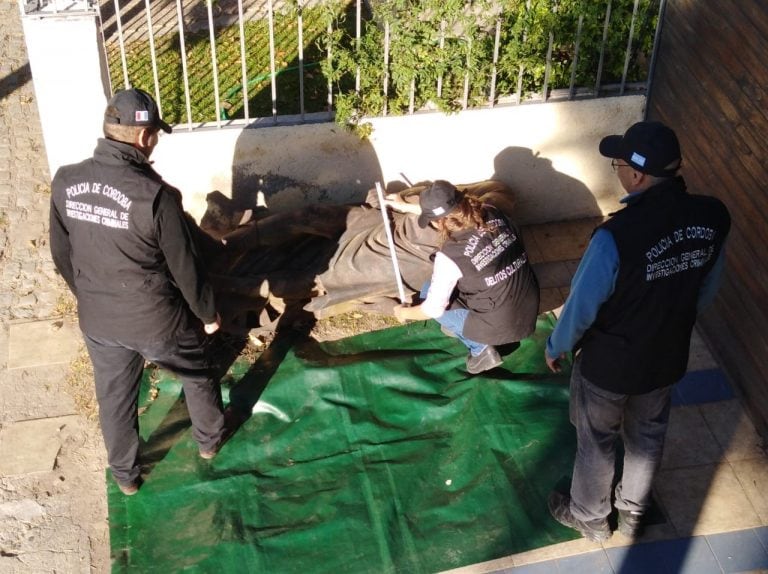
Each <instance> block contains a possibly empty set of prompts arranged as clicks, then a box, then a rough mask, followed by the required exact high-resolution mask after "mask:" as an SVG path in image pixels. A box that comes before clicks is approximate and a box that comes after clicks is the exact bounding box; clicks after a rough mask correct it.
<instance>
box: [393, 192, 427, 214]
mask: <svg viewBox="0 0 768 574" xmlns="http://www.w3.org/2000/svg"><path fill="white" fill-rule="evenodd" d="M384 207H385V208H386V207H391V208H392V209H394V210H395V211H399V212H401V213H413V214H415V215H419V214H420V213H421V208H420V207H419V206H418V204H416V203H408V202H407V201H403V200H402V199H401V198H400V196H399V195H398V194H397V193H390V194H389V195H385V196H384Z"/></svg>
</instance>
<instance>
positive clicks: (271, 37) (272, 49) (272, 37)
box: [267, 0, 277, 123]
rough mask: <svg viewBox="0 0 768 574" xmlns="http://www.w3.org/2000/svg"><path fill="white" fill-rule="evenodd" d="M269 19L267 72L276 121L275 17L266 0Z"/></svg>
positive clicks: (273, 117) (273, 115)
mask: <svg viewBox="0 0 768 574" xmlns="http://www.w3.org/2000/svg"><path fill="white" fill-rule="evenodd" d="M267 8H268V11H267V13H268V17H269V18H268V21H269V74H270V84H271V87H272V120H273V121H274V122H275V123H277V73H276V72H275V18H274V14H273V8H272V0H267Z"/></svg>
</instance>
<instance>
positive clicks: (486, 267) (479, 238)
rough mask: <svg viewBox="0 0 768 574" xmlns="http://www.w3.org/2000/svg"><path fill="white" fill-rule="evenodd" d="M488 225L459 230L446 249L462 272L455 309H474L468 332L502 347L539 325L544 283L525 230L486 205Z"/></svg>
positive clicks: (471, 336) (485, 217)
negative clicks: (528, 249)
mask: <svg viewBox="0 0 768 574" xmlns="http://www.w3.org/2000/svg"><path fill="white" fill-rule="evenodd" d="M483 219H484V221H485V224H486V227H487V228H486V229H482V230H478V229H468V230H464V231H459V232H457V233H454V234H453V236H452V237H451V238H449V239H448V240H447V241H446V242H445V243H444V244H443V246H442V248H441V249H440V251H442V253H443V254H445V255H446V256H447V257H449V258H450V259H451V260H452V261H453V262H454V263H456V265H458V267H459V269H460V270H461V273H462V277H461V279H459V282H458V284H457V286H456V287H457V294H456V297H455V299H454V300H453V302H452V308H465V309H469V315H468V317H467V320H466V322H465V323H464V332H463V334H464V336H466V337H467V338H469V339H472V340H473V341H477V342H478V343H485V344H487V345H502V344H505V343H512V342H515V341H519V340H521V339H524V338H525V337H527V336H528V335H530V334H531V333H533V331H534V329H535V328H536V316H537V314H538V312H539V284H538V282H537V281H536V276H535V275H534V273H533V270H532V269H531V265H530V263H529V262H528V254H527V253H526V251H525V247H524V246H523V239H522V237H521V236H520V232H519V231H518V229H516V228H515V227H514V226H513V225H511V224H510V223H509V221H508V220H507V219H506V218H505V217H504V215H503V214H502V213H501V212H500V211H499V210H497V209H496V208H495V207H492V206H490V205H484V206H483Z"/></svg>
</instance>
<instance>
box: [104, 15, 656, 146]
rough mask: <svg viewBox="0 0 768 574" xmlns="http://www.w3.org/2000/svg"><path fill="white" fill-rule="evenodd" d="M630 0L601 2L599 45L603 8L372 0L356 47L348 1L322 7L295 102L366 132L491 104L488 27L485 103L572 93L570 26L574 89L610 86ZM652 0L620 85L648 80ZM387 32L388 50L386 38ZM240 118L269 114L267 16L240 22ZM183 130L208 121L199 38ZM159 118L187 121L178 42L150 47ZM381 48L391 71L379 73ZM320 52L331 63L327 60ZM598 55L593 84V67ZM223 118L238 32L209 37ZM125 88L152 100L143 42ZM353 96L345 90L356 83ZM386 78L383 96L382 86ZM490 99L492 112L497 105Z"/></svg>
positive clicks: (281, 53) (620, 68)
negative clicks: (401, 119) (391, 119)
mask: <svg viewBox="0 0 768 574" xmlns="http://www.w3.org/2000/svg"><path fill="white" fill-rule="evenodd" d="M634 3H635V0H610V5H611V12H610V20H609V27H608V34H607V36H606V38H605V42H604V40H603V31H604V22H605V17H606V9H607V7H608V4H609V0H599V1H598V0H559V1H558V0H501V1H500V2H499V1H493V0H475V1H473V2H469V3H465V2H464V1H463V0H418V1H416V0H386V1H376V0H373V1H372V2H371V4H370V7H371V10H372V12H371V11H369V10H368V9H367V8H366V5H365V4H363V13H362V38H361V39H360V41H359V45H358V42H357V40H356V38H355V23H356V4H355V2H351V3H350V2H344V1H343V0H329V1H327V2H325V3H323V4H322V5H320V6H317V7H312V8H304V9H303V11H302V16H303V23H304V33H303V43H304V78H303V79H304V101H305V111H306V112H317V111H327V109H328V84H329V82H330V83H331V85H332V88H333V98H334V99H333V109H334V110H335V113H336V121H337V122H338V123H340V124H342V125H347V126H353V127H356V128H357V129H359V130H360V129H362V130H363V132H364V131H365V129H366V128H365V127H364V126H363V125H362V123H361V120H362V118H364V117H366V116H369V117H370V116H376V115H382V114H383V113H385V110H386V113H387V114H388V115H389V114H393V115H397V114H403V113H408V112H409V111H410V110H411V109H414V110H418V109H422V108H424V107H425V106H430V107H433V108H435V107H436V108H438V109H440V110H443V111H446V112H451V111H456V110H460V109H463V108H465V107H477V106H483V105H489V103H490V97H491V85H492V80H491V79H492V76H493V54H494V45H495V34H496V26H497V22H498V21H500V30H501V34H500V39H501V41H500V47H499V54H498V62H497V64H496V84H495V92H494V94H493V95H494V99H495V102H498V101H499V100H500V99H503V98H508V97H509V96H513V95H515V94H517V93H518V90H520V95H521V99H523V100H525V99H526V98H528V97H530V95H531V94H541V93H542V91H543V87H544V82H545V76H546V73H547V55H548V53H549V50H550V38H551V59H550V67H549V75H548V77H547V87H548V89H549V90H550V91H551V90H553V89H568V88H569V87H570V86H571V78H572V74H573V64H574V57H575V53H576V42H577V30H578V22H579V17H580V16H581V17H583V21H582V31H581V36H580V40H579V48H578V50H579V52H578V61H577V65H576V72H575V76H574V77H573V78H574V82H573V85H574V87H586V88H591V89H594V88H595V87H596V86H598V85H599V86H604V85H606V84H615V83H619V82H621V81H622V79H624V78H623V75H624V67H625V58H626V54H627V43H628V39H629V31H630V26H631V23H632V13H633V8H634ZM658 4H659V3H658V0H639V3H638V11H637V15H636V18H635V25H634V30H633V40H632V45H631V49H630V52H629V53H630V60H629V66H628V69H627V75H626V78H625V80H626V82H628V83H631V82H644V81H646V79H647V74H648V62H649V60H650V55H651V50H652V44H653V36H654V31H655V28H656V20H657V18H658ZM298 10H299V8H298V6H297V5H296V4H288V5H287V6H286V7H284V8H283V9H282V10H281V11H278V12H276V13H275V15H274V24H275V59H276V75H275V82H276V94H277V95H276V102H275V107H276V110H277V114H280V115H284V114H296V113H299V111H300V104H299V102H300V98H299V67H298V28H297V25H296V18H297V14H298ZM387 29H388V43H385V35H386V33H387ZM245 36H246V42H245V44H246V50H247V54H246V62H247V67H248V96H249V113H250V117H265V116H267V117H268V116H271V115H272V90H271V82H270V80H271V73H270V66H269V61H270V60H269V31H268V24H267V18H266V16H265V17H264V18H263V19H261V20H254V21H250V22H247V23H246V24H245ZM185 40H186V50H187V57H188V67H189V82H190V98H191V108H192V122H193V123H197V122H204V121H213V120H214V119H215V101H214V93H213V69H212V65H211V63H212V58H211V50H210V42H209V35H208V32H207V30H206V31H203V32H200V33H196V34H187V35H186V36H185ZM156 43H157V46H158V47H157V52H158V62H159V69H160V76H161V77H160V92H161V99H162V106H163V113H164V114H165V116H166V117H167V118H168V120H169V121H172V122H182V123H184V122H186V121H187V117H186V103H185V97H184V82H183V76H182V66H181V57H180V48H179V38H178V35H175V36H161V37H159V38H157V39H156ZM385 45H386V46H387V49H388V54H387V56H388V61H389V66H388V67H385V66H384V62H385ZM111 46H112V47H111V49H110V50H109V54H110V67H111V69H112V70H113V76H114V73H115V71H117V70H120V54H119V51H118V49H117V47H116V45H115V44H113V45H111ZM329 50H330V54H331V58H330V59H329V58H328V53H329ZM601 50H602V51H603V53H604V59H603V67H602V73H601V76H600V78H598V76H597V74H598V68H599V59H600V54H601ZM216 51H217V60H218V76H219V90H220V98H221V107H222V108H223V111H222V118H223V119H225V118H235V117H243V109H242V107H243V96H242V85H243V79H242V72H241V64H240V38H239V28H238V26H236V25H235V26H229V27H223V28H222V29H220V30H217V31H216ZM127 59H128V74H129V77H130V79H131V83H132V84H133V85H134V86H137V87H143V88H145V89H148V90H149V91H151V92H154V90H153V89H152V86H153V80H152V71H151V65H150V59H149V49H148V47H147V45H146V42H139V43H134V44H132V45H131V46H130V47H129V49H128V54H127ZM358 70H359V75H360V89H359V91H355V78H356V74H357V73H358ZM385 81H386V86H387V90H386V97H385V93H384V86H385ZM495 102H494V103H495Z"/></svg>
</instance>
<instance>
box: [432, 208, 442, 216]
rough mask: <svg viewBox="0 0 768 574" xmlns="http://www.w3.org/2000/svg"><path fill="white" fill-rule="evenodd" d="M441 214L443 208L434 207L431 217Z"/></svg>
mask: <svg viewBox="0 0 768 574" xmlns="http://www.w3.org/2000/svg"><path fill="white" fill-rule="evenodd" d="M443 213H445V208H444V207H436V208H435V209H433V210H432V215H442V214H443Z"/></svg>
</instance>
